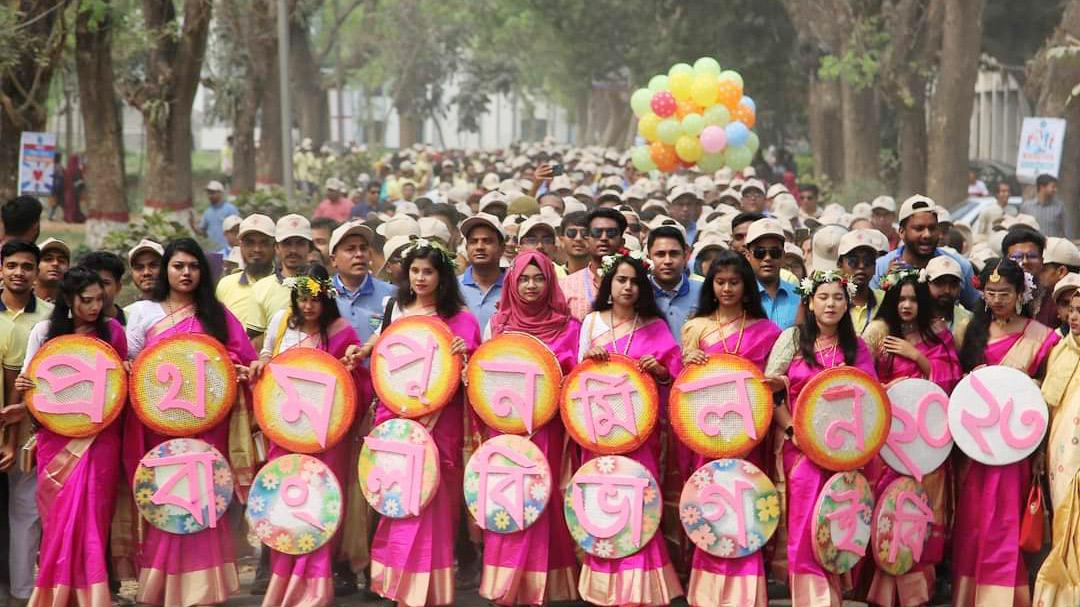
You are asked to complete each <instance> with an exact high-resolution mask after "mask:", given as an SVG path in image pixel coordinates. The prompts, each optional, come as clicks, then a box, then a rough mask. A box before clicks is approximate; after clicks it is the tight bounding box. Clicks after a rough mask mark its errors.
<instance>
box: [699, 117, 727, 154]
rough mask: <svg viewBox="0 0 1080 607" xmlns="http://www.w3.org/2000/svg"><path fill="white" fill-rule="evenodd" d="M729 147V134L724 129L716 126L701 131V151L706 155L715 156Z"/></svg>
mask: <svg viewBox="0 0 1080 607" xmlns="http://www.w3.org/2000/svg"><path fill="white" fill-rule="evenodd" d="M725 146H727V133H726V132H724V127H722V126H716V125H715V124H713V125H709V126H707V127H705V130H704V131H701V149H702V150H703V151H704V152H705V153H706V154H715V153H717V152H719V151H720V150H723V149H724V147H725Z"/></svg>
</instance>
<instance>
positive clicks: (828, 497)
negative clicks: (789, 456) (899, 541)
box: [811, 472, 874, 575]
mask: <svg viewBox="0 0 1080 607" xmlns="http://www.w3.org/2000/svg"><path fill="white" fill-rule="evenodd" d="M873 512H874V494H873V492H872V491H871V490H870V482H869V481H867V480H866V477H865V476H863V475H861V474H859V473H858V472H838V473H836V474H834V475H832V477H831V478H829V480H828V481H826V482H825V488H824V489H823V490H822V491H821V495H820V496H818V500H817V505H816V506H815V507H814V518H813V521H812V525H811V528H812V530H811V532H812V533H813V537H814V542H813V545H814V558H816V559H817V562H818V564H820V565H821V566H822V567H823V568H824V569H825V570H826V571H828V572H830V573H835V574H837V575H840V574H844V573H847V572H848V571H851V569H852V568H853V567H855V564H856V563H858V562H859V560H860V559H862V557H864V556H866V548H867V547H868V546H869V545H870V518H871V516H872V515H873Z"/></svg>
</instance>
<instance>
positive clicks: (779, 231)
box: [746, 217, 784, 244]
mask: <svg viewBox="0 0 1080 607" xmlns="http://www.w3.org/2000/svg"><path fill="white" fill-rule="evenodd" d="M766 236H775V237H777V238H779V239H780V240H784V225H783V224H782V223H780V222H779V221H777V220H775V219H773V218H772V217H766V218H764V219H758V220H757V221H755V222H754V223H752V224H750V228H749V229H748V230H746V244H751V243H753V242H754V241H755V240H758V239H760V238H764V237H766Z"/></svg>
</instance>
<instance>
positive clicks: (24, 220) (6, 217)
mask: <svg viewBox="0 0 1080 607" xmlns="http://www.w3.org/2000/svg"><path fill="white" fill-rule="evenodd" d="M41 209H42V207H41V201H40V200H38V199H37V198H34V197H33V196H25V195H24V196H16V197H15V198H12V199H11V200H9V201H7V202H6V203H4V206H3V207H2V208H0V221H3V223H4V240H3V242H7V241H9V240H22V241H24V242H37V239H38V236H40V235H41Z"/></svg>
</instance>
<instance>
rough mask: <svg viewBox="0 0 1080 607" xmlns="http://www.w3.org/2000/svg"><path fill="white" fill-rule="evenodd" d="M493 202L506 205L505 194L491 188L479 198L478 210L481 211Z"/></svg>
mask: <svg viewBox="0 0 1080 607" xmlns="http://www.w3.org/2000/svg"><path fill="white" fill-rule="evenodd" d="M493 204H501V205H503V206H504V207H507V206H508V204H507V201H506V195H505V194H503V193H502V192H500V191H498V190H492V191H490V192H488V193H487V194H484V197H483V198H481V199H480V205H479V208H480V212H481V213H483V212H484V210H485V209H487V208H488V207H490V206H491V205H493Z"/></svg>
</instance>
